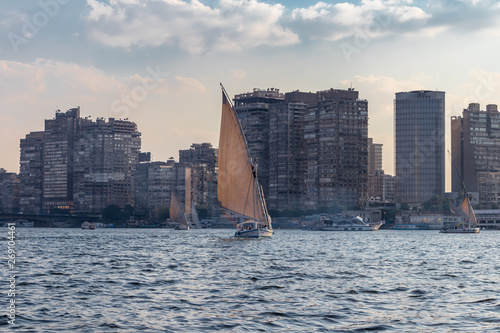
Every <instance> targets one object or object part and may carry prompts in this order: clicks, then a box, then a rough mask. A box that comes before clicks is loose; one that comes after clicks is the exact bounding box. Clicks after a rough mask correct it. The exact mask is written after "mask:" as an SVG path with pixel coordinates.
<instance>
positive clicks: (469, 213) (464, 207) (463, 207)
mask: <svg viewBox="0 0 500 333" xmlns="http://www.w3.org/2000/svg"><path fill="white" fill-rule="evenodd" d="M457 208H458V209H457V210H455V211H453V210H452V212H454V213H458V214H459V215H460V216H462V217H463V218H464V219H465V221H466V222H465V223H458V224H456V225H454V226H452V227H450V226H448V227H444V228H443V229H442V230H441V232H443V233H448V234H477V233H478V232H479V228H478V227H477V220H476V215H475V214H474V209H472V205H471V203H470V200H469V195H468V194H467V191H466V192H465V198H464V199H463V200H462V203H461V204H460V206H459V207H457Z"/></svg>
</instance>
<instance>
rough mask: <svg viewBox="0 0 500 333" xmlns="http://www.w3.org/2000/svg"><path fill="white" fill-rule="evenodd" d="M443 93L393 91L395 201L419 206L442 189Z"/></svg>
mask: <svg viewBox="0 0 500 333" xmlns="http://www.w3.org/2000/svg"><path fill="white" fill-rule="evenodd" d="M444 115H445V93H444V92H442V91H429V90H419V91H411V92H399V93H396V99H395V102H394V118H395V148H396V150H395V163H396V166H395V170H396V184H397V185H396V188H397V190H396V192H397V201H398V202H401V203H408V204H409V205H410V206H420V205H421V204H422V203H423V202H425V201H427V200H429V199H430V198H431V197H432V196H434V195H441V196H443V195H444V192H445V126H444Z"/></svg>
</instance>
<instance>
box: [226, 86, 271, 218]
mask: <svg viewBox="0 0 500 333" xmlns="http://www.w3.org/2000/svg"><path fill="white" fill-rule="evenodd" d="M218 163H219V165H218V168H219V179H218V184H217V190H218V198H219V202H220V205H221V207H222V208H224V209H226V210H229V211H232V212H234V213H237V214H240V215H244V216H246V217H249V218H251V219H254V220H257V221H261V222H269V218H268V214H267V209H266V207H265V202H264V199H263V197H262V192H261V188H260V185H259V183H258V181H257V179H256V170H255V167H254V165H253V163H252V160H251V157H250V155H249V153H248V148H247V144H246V141H245V137H244V135H243V132H242V129H241V126H240V123H239V121H238V119H237V117H236V114H235V112H234V110H233V108H232V106H231V104H230V102H229V98H228V97H227V95H226V93H225V91H224V88H222V118H221V128H220V137H219V162H218Z"/></svg>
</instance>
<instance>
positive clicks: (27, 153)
mask: <svg viewBox="0 0 500 333" xmlns="http://www.w3.org/2000/svg"><path fill="white" fill-rule="evenodd" d="M44 138H45V132H44V131H39V132H31V133H29V134H27V135H26V137H25V138H24V139H21V144H20V150H21V154H20V162H19V164H20V167H19V180H20V193H19V207H20V208H19V209H20V211H21V212H23V213H40V212H42V194H43V151H44Z"/></svg>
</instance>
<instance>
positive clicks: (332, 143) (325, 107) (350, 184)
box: [304, 88, 368, 209]
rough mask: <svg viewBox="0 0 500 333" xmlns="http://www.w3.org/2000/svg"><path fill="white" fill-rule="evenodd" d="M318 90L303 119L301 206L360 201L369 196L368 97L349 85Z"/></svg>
mask: <svg viewBox="0 0 500 333" xmlns="http://www.w3.org/2000/svg"><path fill="white" fill-rule="evenodd" d="M317 94H318V102H317V103H316V104H315V105H314V106H312V107H310V108H308V110H307V114H306V116H305V119H304V120H305V122H304V140H305V149H306V152H307V153H306V170H305V175H304V178H305V179H304V181H305V193H306V195H305V200H304V205H305V207H306V208H309V209H318V208H319V207H331V206H343V207H352V206H363V205H364V203H365V202H366V200H367V199H368V179H367V172H368V151H367V149H368V148H367V147H368V101H366V100H362V99H359V98H358V96H359V93H358V92H357V91H355V90H354V89H352V88H350V89H348V90H336V89H330V90H325V91H319V92H318V93H317Z"/></svg>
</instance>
